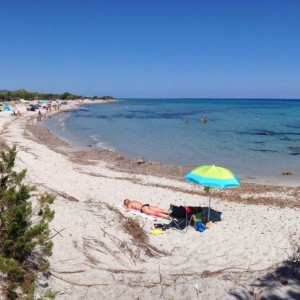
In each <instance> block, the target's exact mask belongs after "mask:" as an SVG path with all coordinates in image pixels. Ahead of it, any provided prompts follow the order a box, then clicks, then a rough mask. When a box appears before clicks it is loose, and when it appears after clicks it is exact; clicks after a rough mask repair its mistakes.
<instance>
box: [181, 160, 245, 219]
mask: <svg viewBox="0 0 300 300" xmlns="http://www.w3.org/2000/svg"><path fill="white" fill-rule="evenodd" d="M184 179H185V180H187V181H191V182H194V183H196V184H200V185H203V186H204V187H205V191H207V192H208V194H209V207H208V216H207V219H208V221H209V217H210V203H211V189H212V188H213V187H214V188H230V187H237V186H239V185H240V183H239V182H238V180H237V178H236V177H235V176H234V174H233V173H232V172H231V171H229V170H228V169H226V168H222V167H218V166H215V165H210V166H200V167H197V168H195V169H193V170H191V171H190V172H189V173H187V174H186V175H185V176H184Z"/></svg>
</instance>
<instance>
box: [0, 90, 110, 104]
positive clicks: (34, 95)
mask: <svg viewBox="0 0 300 300" xmlns="http://www.w3.org/2000/svg"><path fill="white" fill-rule="evenodd" d="M20 99H25V100H30V101H31V100H40V99H45V100H56V99H62V100H72V99H94V100H95V99H103V100H109V99H114V98H113V97H112V96H94V97H85V96H81V95H75V94H72V93H68V92H65V93H63V94H52V93H39V92H29V91H26V90H24V89H21V90H17V91H7V90H0V101H16V100H20Z"/></svg>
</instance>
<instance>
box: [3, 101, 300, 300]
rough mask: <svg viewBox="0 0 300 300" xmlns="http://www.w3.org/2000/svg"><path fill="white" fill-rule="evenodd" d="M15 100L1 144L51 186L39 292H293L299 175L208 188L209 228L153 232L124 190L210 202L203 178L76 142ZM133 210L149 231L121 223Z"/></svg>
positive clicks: (142, 197)
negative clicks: (139, 232)
mask: <svg viewBox="0 0 300 300" xmlns="http://www.w3.org/2000/svg"><path fill="white" fill-rule="evenodd" d="M70 108H72V107H63V108H62V109H63V110H65V109H70ZM19 109H20V110H22V112H23V115H22V116H21V117H13V116H10V114H9V113H8V112H0V133H1V140H2V141H0V142H1V143H0V144H2V143H3V140H4V141H5V143H6V144H7V145H9V146H12V145H14V144H15V145H17V149H18V155H17V161H16V167H17V169H19V170H20V169H24V168H26V169H27V174H28V176H27V177H26V181H27V183H30V184H33V185H35V186H37V188H38V190H39V191H49V192H51V193H53V194H54V195H55V196H56V200H55V203H54V204H53V209H54V210H55V218H54V220H53V221H52V222H51V224H50V227H51V231H52V234H53V235H55V237H54V238H53V242H54V248H53V253H52V255H51V256H50V263H51V267H50V271H49V273H48V274H41V275H40V276H39V278H38V280H37V285H38V288H37V293H36V298H38V295H43V294H44V293H45V291H46V290H47V289H49V288H51V289H52V290H53V291H56V292H57V295H56V299H270V297H272V296H273V297H282V298H278V299H293V297H299V296H300V288H299V278H298V280H297V278H295V277H292V278H290V277H287V276H286V275H284V272H283V269H282V266H286V265H287V263H288V261H289V257H290V256H291V255H292V254H293V251H294V249H293V245H292V244H291V239H292V237H294V238H298V239H299V232H300V222H299V217H300V209H299V207H300V204H299V195H300V190H299V185H297V182H295V181H293V180H292V179H291V180H290V181H289V183H291V184H289V185H290V186H287V185H286V186H275V185H272V184H268V185H266V184H260V185H258V184H253V183H249V181H248V182H247V180H246V179H242V180H241V187H240V188H237V189H228V190H215V192H214V193H213V200H212V220H213V221H214V224H213V226H212V228H210V229H207V230H206V231H204V232H203V233H200V232H197V231H195V229H194V228H192V227H190V228H189V229H188V230H187V231H186V232H185V233H182V232H180V231H176V230H172V229H169V230H167V231H165V232H164V233H163V234H161V235H152V234H150V232H151V230H152V229H153V227H154V226H153V225H154V222H153V221H150V220H146V219H143V218H141V217H138V216H134V215H133V214H131V213H130V212H126V211H124V210H123V209H122V208H120V204H121V203H122V201H123V200H124V199H125V198H130V199H135V200H139V201H142V202H144V203H151V204H153V205H157V206H160V207H163V208H169V205H170V204H175V205H193V206H199V205H200V206H203V207H204V208H205V210H207V205H208V199H207V196H206V195H205V193H204V192H203V188H202V187H201V186H196V185H194V184H191V183H188V182H185V181H184V180H183V179H182V175H183V174H184V173H185V172H186V171H187V170H186V169H184V168H181V167H178V166H164V165H162V164H159V163H155V162H145V161H144V160H143V159H142V158H135V159H131V160H126V159H124V157H122V156H121V155H118V154H115V153H110V152H105V151H104V152H102V151H95V150H93V151H92V150H91V151H88V150H82V149H76V148H74V147H73V146H72V145H69V144H68V143H66V142H65V141H62V140H61V139H59V138H57V137H55V136H53V135H52V134H51V133H50V132H49V131H48V130H47V129H45V128H44V127H43V125H42V123H43V122H37V121H36V118H35V115H36V113H33V112H26V111H25V110H24V108H23V107H21V106H20V107H19ZM48 117H49V114H48ZM252 182H253V180H252ZM266 182H268V179H266ZM273 183H274V182H273ZM130 220H134V221H137V222H138V223H139V224H140V226H141V227H142V229H143V232H144V233H146V238H148V241H147V240H145V241H144V242H141V241H140V240H139V238H137V237H136V236H133V235H132V232H131V233H128V232H127V231H126V224H127V222H128V221H130ZM163 222H166V221H163ZM284 261H287V263H286V264H283V262H284ZM283 280H287V281H288V282H287V284H286V282H285V281H283ZM247 297H248V298H247ZM255 297H256V298H255ZM274 299H275V298H274ZM276 299H277V298H276ZM294 299H296V298H294Z"/></svg>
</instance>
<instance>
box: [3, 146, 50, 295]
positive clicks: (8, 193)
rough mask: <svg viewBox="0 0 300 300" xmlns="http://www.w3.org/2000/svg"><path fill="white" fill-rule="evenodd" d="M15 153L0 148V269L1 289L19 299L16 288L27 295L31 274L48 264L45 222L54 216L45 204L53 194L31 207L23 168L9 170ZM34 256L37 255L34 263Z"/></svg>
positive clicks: (29, 189)
mask: <svg viewBox="0 0 300 300" xmlns="http://www.w3.org/2000/svg"><path fill="white" fill-rule="evenodd" d="M16 154H17V152H16V147H15V146H14V147H13V148H11V149H9V150H8V151H7V152H4V151H0V271H1V272H2V273H4V274H6V275H7V276H6V279H7V282H6V288H5V290H6V294H7V297H8V298H9V299H16V298H19V296H20V295H18V294H17V293H16V292H15V289H16V288H17V287H20V288H21V289H22V291H23V293H25V294H26V295H28V296H29V298H30V295H32V294H33V292H34V281H35V274H36V272H38V271H42V270H43V271H44V270H45V269H46V268H47V267H48V265H49V263H48V262H47V260H46V259H45V258H44V256H45V255H46V254H49V253H50V252H51V248H52V246H53V243H52V241H50V242H49V241H48V240H49V227H48V224H49V222H50V221H51V220H52V219H53V217H54V211H53V210H51V209H50V206H49V205H50V204H52V203H53V201H54V197H53V196H52V195H49V194H47V193H46V194H42V195H39V196H38V197H37V199H36V200H35V202H36V203H35V207H34V208H32V201H31V200H32V199H31V198H32V197H31V192H32V191H34V187H31V186H29V185H25V184H23V183H22V181H23V179H24V178H25V175H26V170H22V171H20V172H19V173H17V172H15V171H14V170H13V168H14V164H15V158H16ZM37 249H39V250H37ZM38 251H39V252H38ZM37 253H39V255H38V256H37ZM40 254H42V255H40ZM36 257H39V258H40V259H39V261H38V262H36V259H35V258H36Z"/></svg>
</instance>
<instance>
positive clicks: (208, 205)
mask: <svg viewBox="0 0 300 300" xmlns="http://www.w3.org/2000/svg"><path fill="white" fill-rule="evenodd" d="M208 194H209V202H208V215H207V221H209V217H210V202H211V188H210V189H209V192H208Z"/></svg>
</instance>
